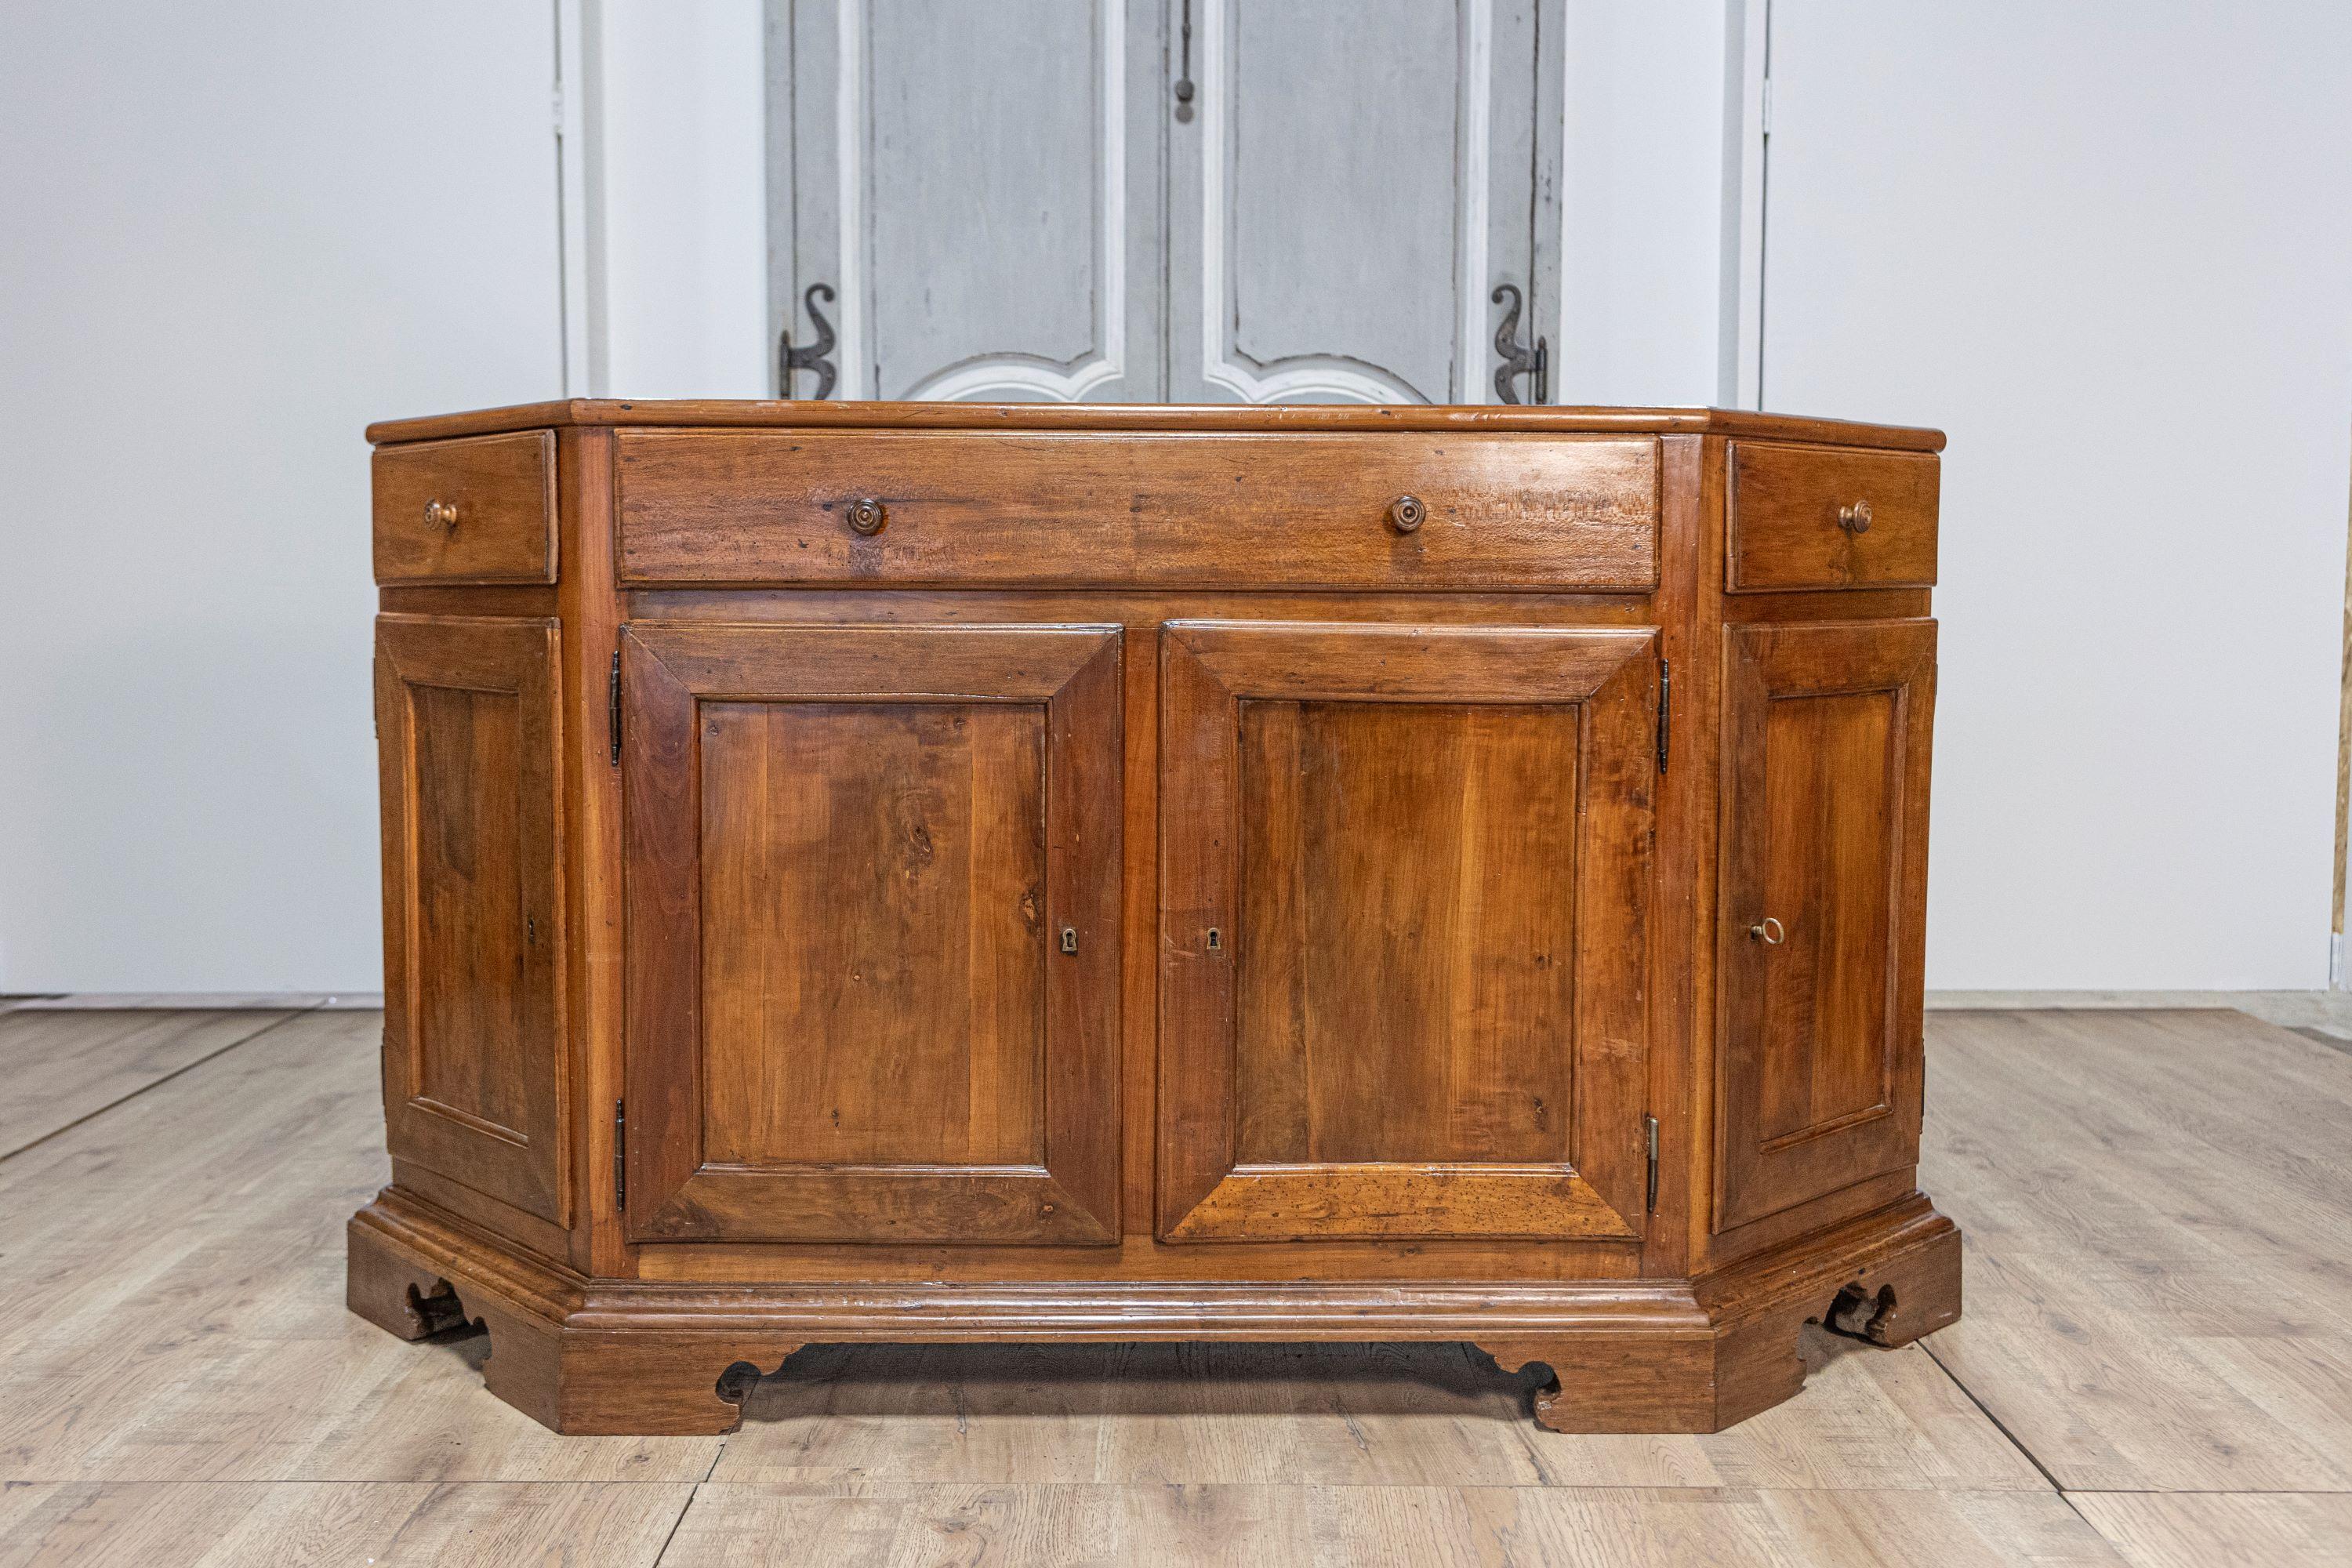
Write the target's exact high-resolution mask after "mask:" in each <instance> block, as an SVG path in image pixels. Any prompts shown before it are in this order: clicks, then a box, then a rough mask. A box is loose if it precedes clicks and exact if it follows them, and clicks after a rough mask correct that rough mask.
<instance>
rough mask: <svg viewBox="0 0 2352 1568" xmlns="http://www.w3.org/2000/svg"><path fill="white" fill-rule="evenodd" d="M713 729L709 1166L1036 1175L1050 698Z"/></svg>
mask: <svg viewBox="0 0 2352 1568" xmlns="http://www.w3.org/2000/svg"><path fill="white" fill-rule="evenodd" d="M701 727H702V735H701V740H700V750H701V769H702V877H703V882H702V923H703V971H702V994H703V1026H704V1039H703V1045H704V1065H705V1077H704V1079H703V1106H702V1125H703V1154H704V1158H705V1160H706V1161H707V1162H709V1163H714V1164H721V1165H737V1166H745V1167H780V1166H792V1165H803V1166H805V1165H827V1164H862V1165H872V1164H944V1165H965V1164H980V1165H990V1164H1037V1163H1042V1162H1043V1160H1044V1156H1045V1149H1044V1133H1043V1123H1042V1115H1043V1107H1044V1085H1043V1082H1042V1072H1043V1066H1044V1058H1043V1047H1044V1031H1045V795H1044V789H1045V709H1044V707H1043V706H1042V705H1034V706H1031V705H1019V706H1016V705H984V704H975V705H951V704H944V703H942V704H887V703H862V704H850V703H818V702H806V703H803V702H793V703H758V702H715V703H707V704H705V705H704V706H703V708H702V711H701Z"/></svg>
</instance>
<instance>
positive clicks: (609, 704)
mask: <svg viewBox="0 0 2352 1568" xmlns="http://www.w3.org/2000/svg"><path fill="white" fill-rule="evenodd" d="M604 728H605V730H606V731H607V732H608V733H609V734H610V735H611V737H612V742H613V765H614V767H616V768H617V767H619V766H620V765H621V650H620V649H619V648H614V650H613V672H612V674H611V675H610V676H609V677H607V678H606V679H605V681H604Z"/></svg>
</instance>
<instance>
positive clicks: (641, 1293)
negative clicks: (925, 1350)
mask: <svg viewBox="0 0 2352 1568" xmlns="http://www.w3.org/2000/svg"><path fill="white" fill-rule="evenodd" d="M350 1235H351V1259H350V1265H351V1274H350V1301H351V1308H352V1311H354V1312H357V1313H358V1314H359V1315H360V1316H362V1317H363V1318H365V1319H367V1320H368V1321H370V1322H373V1323H376V1324H378V1325H380V1326H382V1327H383V1328H384V1329H386V1330H388V1331H391V1332H393V1333H395V1334H398V1335H400V1336H401V1337H402V1338H404V1339H421V1338H423V1337H424V1336H425V1335H426V1334H429V1333H432V1332H434V1331H436V1330H437V1329H441V1328H447V1327H452V1326H455V1325H456V1324H457V1323H459V1322H462V1321H475V1322H478V1323H481V1324H482V1325H483V1326H485V1327H486V1328H487V1329H488V1331H489V1336H490V1356H489V1360H488V1363H487V1364H486V1365H485V1366H484V1368H483V1381H484V1382H485V1383H487V1384H488V1385H489V1389H490V1392H491V1393H493V1394H497V1395H498V1396H499V1398H501V1399H504V1400H506V1401H507V1402H508V1403H509V1404H510V1405H514V1406H515V1407H516V1408H518V1409H520V1410H522V1411H524V1412H526V1413H527V1414H529V1415H531V1416H533V1417H535V1418H536V1419H538V1420H540V1421H541V1422H544V1423H545V1424H546V1425H547V1426H551V1427H553V1428H554V1429H555V1430H557V1431H559V1432H567V1433H583V1434H584V1433H607V1434H626V1435H635V1436H676V1435H690V1434H702V1433H718V1432H727V1431H731V1430H733V1429H734V1427H735V1426H736V1425H737V1424H738V1422H740V1419H741V1416H742V1408H741V1406H742V1401H743V1399H744V1397H745V1396H746V1395H747V1394H749V1393H750V1392H751V1384H752V1383H753V1382H754V1381H755V1380H756V1376H757V1374H758V1373H760V1372H761V1371H766V1370H771V1369H773V1368H775V1367H777V1366H780V1365H782V1363H783V1360H784V1358H785V1357H786V1356H788V1355H790V1354H792V1352H793V1351H795V1350H797V1349H799V1348H800V1347H801V1346H802V1345H803V1344H811V1343H819V1342H824V1343H840V1342H859V1341H974V1340H977V1341H1020V1340H1026V1341H1048V1342H1052V1341H1069V1340H1094V1341H1131V1340H1257V1341H1276V1342H1279V1341H1292V1342H1312V1341H1318V1340H1466V1341H1468V1342H1472V1343H1474V1344H1475V1345H1477V1346H1478V1347H1479V1348H1480V1349H1482V1350H1485V1351H1486V1352H1489V1353H1490V1354H1492V1355H1493V1356H1494V1357H1495V1359H1496V1362H1498V1363H1501V1364H1502V1365H1503V1366H1505V1367H1507V1368H1514V1369H1516V1368H1518V1367H1521V1366H1525V1365H1528V1364H1530V1363H1537V1362H1541V1363H1545V1364H1547V1365H1549V1367H1550V1368H1551V1370H1552V1373H1553V1381H1552V1383H1551V1384H1549V1386H1547V1387H1545V1388H1543V1389H1541V1390H1539V1391H1538V1393H1537V1394H1536V1399H1535V1410H1536V1418H1537V1419H1538V1421H1540V1422H1541V1423H1542V1424H1543V1425H1544V1426H1549V1427H1550V1428H1551V1429H1552V1430H1554V1431H1556V1432H1716V1431H1720V1430H1721V1429H1722V1428H1724V1427H1726V1426H1730V1425H1731V1424H1732V1423H1734V1422H1737V1421H1742V1420H1745V1419H1746V1418H1747V1417H1748V1416H1750V1415H1755V1414H1756V1413H1757V1412H1758V1411H1759V1410H1763V1409H1766V1408H1768V1407H1769V1406H1770V1405H1777V1404H1779V1403H1780V1401H1781V1400H1783V1399H1786V1398H1788V1397H1789V1396H1790V1394H1794V1393H1796V1392H1797V1390H1798V1389H1799V1388H1800V1387H1801V1386H1802V1385H1803V1384H1804V1379H1805V1369H1804V1363H1803V1362H1802V1361H1801V1359H1800V1357H1799V1355H1798V1352H1797V1335H1798V1331H1799V1330H1800V1329H1801V1327H1802V1326H1803V1325H1804V1324H1805V1323H1807V1322H1825V1323H1827V1324H1828V1325H1829V1326H1830V1327H1831V1328H1832V1330H1834V1331H1839V1332H1843V1333H1850V1334H1853V1335H1856V1336H1858V1337H1861V1338H1864V1339H1867V1340H1870V1341H1872V1342H1875V1343H1878V1344H1885V1345H1898V1344H1904V1343H1907V1342H1910V1341H1912V1340H1915V1339H1916V1338H1918V1337H1919V1336H1920V1335H1922V1334H1925V1333H1927V1332H1929V1331H1933V1330H1935V1329H1938V1328H1941V1327H1942V1326H1943V1325H1944V1324H1946V1323H1948V1322H1950V1321H1953V1320H1954V1319H1956V1318H1958V1316H1959V1311H1960V1236H1959V1232H1958V1230H1957V1229H1955V1228H1954V1227H1953V1226H1952V1223H1951V1222H1950V1221H1949V1220H1948V1219H1946V1218H1944V1217H1943V1216H1942V1215H1938V1214H1937V1213H1936V1212H1935V1210H1934V1209H1933V1208H1931V1207H1929V1206H1928V1205H1927V1200H1926V1199H1924V1198H1916V1197H1915V1198H1913V1199H1911V1200H1909V1201H1907V1202H1906V1203H1904V1204H1900V1205H1895V1206H1894V1207H1892V1208H1888V1209H1885V1210H1881V1211H1880V1212H1879V1213H1877V1214H1874V1215H1867V1216H1864V1218H1862V1219H1859V1220H1855V1221H1853V1222H1852V1223H1850V1224H1847V1225H1843V1226H1837V1227H1835V1228H1834V1229H1832V1230H1827V1231H1822V1232H1820V1233H1817V1234H1815V1235H1813V1236H1810V1237H1803V1238H1801V1239H1800V1240H1797V1241H1794V1242H1790V1243H1789V1244H1787V1245H1785V1246H1783V1247H1778V1248H1775V1249H1773V1250H1772V1251H1770V1252H1768V1253H1766V1254H1764V1255H1762V1256H1760V1257H1759V1258H1751V1259H1748V1260H1746V1261H1744V1262H1741V1263H1739V1264H1738V1265H1735V1266H1734V1267H1732V1268H1727V1269H1724V1270H1721V1271H1719V1272H1717V1273H1716V1274H1713V1275H1710V1276H1706V1277H1705V1278H1702V1279H1698V1280H1696V1281H1691V1282H1657V1281H1617V1280H1601V1281H1592V1282H1590V1283H1584V1284H1559V1283H1540V1284H1535V1283H1527V1284H1522V1283H1496V1284H1465V1285H1433V1284H1426V1283H1418V1282H1416V1283H1397V1284H1239V1285H1236V1284H1224V1283H1188V1282H1168V1281H1155V1282H1149V1283H1118V1284H1105V1283H1101V1282H1097V1281H1086V1282H1070V1283H1046V1284H1031V1283H1023V1284H1004V1285H969V1284H919V1285H905V1284H880V1285H842V1286H810V1285H761V1286H733V1287H714V1286H699V1285H672V1284H651V1283H640V1282H637V1281H634V1280H591V1279H582V1278H581V1277H580V1276H578V1275H576V1274H573V1273H572V1272H570V1271H569V1270H566V1269H560V1268H554V1267H552V1266H551V1265H549V1264H546V1263H543V1262H541V1261H539V1260H537V1259H535V1258H530V1257H529V1256H528V1255H526V1254H523V1253H521V1252H520V1251H519V1250H517V1249H514V1248H511V1247H507V1246H505V1245H503V1244H501V1243H499V1242H498V1241H496V1240H494V1239H493V1238H491V1237H488V1236H487V1235H486V1234H484V1233H482V1232H480V1231H478V1230H476V1229H474V1228H473V1227H471V1226H466V1225H463V1224H462V1223H460V1222H457V1221H455V1220H453V1219H450V1218H448V1217H447V1216H446V1215H441V1214H439V1213H438V1211H436V1210H434V1209H432V1208H429V1207H427V1206H426V1205H423V1204H421V1203H419V1202H417V1201H416V1200H415V1199H414V1198H412V1197H410V1196H409V1195H408V1194H404V1193H403V1192H401V1191H399V1190H397V1189H387V1190H386V1191H385V1192H384V1193H383V1194H382V1195H381V1196H380V1197H379V1198H378V1199H377V1201H376V1202H375V1203H373V1204H371V1205H369V1206H368V1207H366V1208H364V1209H362V1210H361V1211H360V1212H359V1213H358V1214H357V1215H353V1216H352V1223H351V1232H350Z"/></svg>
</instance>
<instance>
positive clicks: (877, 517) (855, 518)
mask: <svg viewBox="0 0 2352 1568" xmlns="http://www.w3.org/2000/svg"><path fill="white" fill-rule="evenodd" d="M887 521H890V509H889V508H888V507H886V506H884V505H883V504H882V503H881V502H880V501H878V500H875V499H874V498H873V497H872V496H861V497H859V498H858V499H857V500H854V501H851V502H850V503H849V526H850V527H851V528H852V529H853V530H855V531H857V532H859V533H866V534H874V533H879V532H881V531H882V525H883V524H884V523H886V522H887Z"/></svg>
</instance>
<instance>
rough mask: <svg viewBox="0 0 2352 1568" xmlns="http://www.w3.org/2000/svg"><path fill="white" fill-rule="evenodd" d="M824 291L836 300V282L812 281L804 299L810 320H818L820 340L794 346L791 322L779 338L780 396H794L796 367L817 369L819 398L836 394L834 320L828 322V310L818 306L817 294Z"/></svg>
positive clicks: (777, 389)
mask: <svg viewBox="0 0 2352 1568" xmlns="http://www.w3.org/2000/svg"><path fill="white" fill-rule="evenodd" d="M820 294H822V295H824V297H825V298H826V299H828V300H830V299H832V298H833V285H832V284H830V283H812V284H810V285H809V287H808V292H807V293H806V294H805V295H803V297H802V298H803V302H804V303H805V304H806V305H807V306H808V313H809V320H811V321H814V322H815V323H816V342H813V343H811V344H809V345H808V346H807V347H806V348H794V347H793V330H792V328H791V326H790V325H787V326H786V327H785V328H784V331H783V334H782V337H781V338H779V339H778V340H777V343H776V395H778V396H780V397H790V396H791V395H793V372H794V371H796V370H813V371H814V372H816V395H817V397H818V398H820V399H823V398H827V397H831V396H832V395H833V384H834V381H835V374H834V369H833V361H832V359H831V358H830V357H829V356H830V355H831V354H832V353H833V323H832V322H831V321H826V320H825V319H824V311H823V310H818V309H817V308H816V300H817V296H818V295H820Z"/></svg>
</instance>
